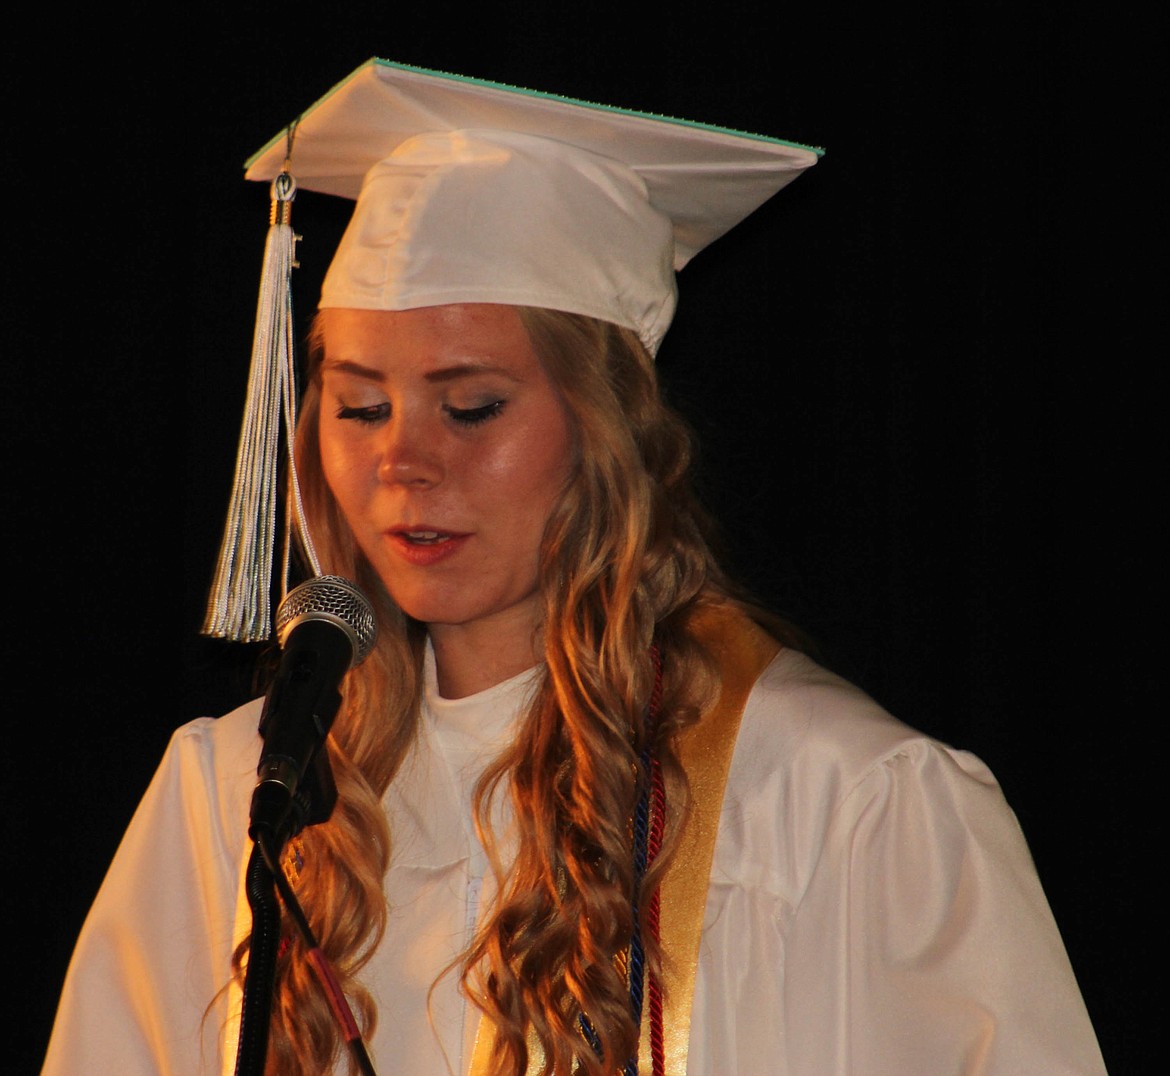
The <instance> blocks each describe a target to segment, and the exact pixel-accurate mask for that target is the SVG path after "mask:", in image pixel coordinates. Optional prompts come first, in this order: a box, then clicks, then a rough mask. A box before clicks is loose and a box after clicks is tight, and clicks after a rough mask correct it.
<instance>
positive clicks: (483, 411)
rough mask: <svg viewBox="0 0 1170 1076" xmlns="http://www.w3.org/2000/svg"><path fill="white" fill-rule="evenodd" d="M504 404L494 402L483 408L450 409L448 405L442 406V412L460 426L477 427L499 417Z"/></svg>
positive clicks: (501, 401)
mask: <svg viewBox="0 0 1170 1076" xmlns="http://www.w3.org/2000/svg"><path fill="white" fill-rule="evenodd" d="M504 403H505V401H504V400H494V401H493V402H492V403H490V404H484V405H483V407H451V406H450V404H444V405H443V410H444V411H446V412H447V414H448V415H450V416H451V418H452V419H453V420H454V421H455V422H458V423H459V425H461V426H478V425H480V424H481V423H483V422H488V421H489V420H491V419H493V418H495V417H496V416H497V415H499V414H500V412H501V411H503V410H504Z"/></svg>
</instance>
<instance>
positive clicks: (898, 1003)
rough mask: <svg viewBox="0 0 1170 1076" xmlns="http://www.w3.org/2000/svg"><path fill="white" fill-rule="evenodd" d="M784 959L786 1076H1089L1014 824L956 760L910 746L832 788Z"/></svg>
mask: <svg viewBox="0 0 1170 1076" xmlns="http://www.w3.org/2000/svg"><path fill="white" fill-rule="evenodd" d="M785 949H786V955H785V974H784V983H785V986H784V993H785V997H784V1004H785V1010H786V1019H785V1025H786V1027H785V1031H786V1040H787V1044H786V1048H787V1052H788V1056H789V1061H790V1064H789V1068H790V1071H791V1072H793V1073H816V1074H818V1076H829V1074H842V1076H844V1074H846V1073H848V1074H850V1076H863V1074H873V1076H878V1074H889V1073H900V1074H904V1076H913V1074H922V1076H943V1074H952V1073H953V1074H964V1076H967V1074H969V1076H992V1074H996V1076H1008V1074H1017V1073H1018V1074H1025V1073H1044V1074H1045V1076H1065V1074H1068V1076H1072V1074H1077V1076H1089V1074H1101V1073H1104V1071H1105V1068H1104V1064H1103V1062H1102V1060H1101V1055H1100V1051H1099V1048H1098V1046H1097V1041H1096V1037H1095V1035H1094V1033H1093V1029H1092V1026H1091V1024H1090V1021H1089V1018H1088V1014H1087V1012H1086V1010H1085V1007H1084V1003H1083V1001H1082V999H1081V995H1080V991H1079V989H1078V987H1077V984H1076V980H1075V978H1074V975H1073V971H1072V968H1071V966H1070V964H1069V960H1068V957H1067V955H1066V953H1065V949H1064V945H1063V942H1062V941H1061V938H1060V934H1059V932H1058V930H1057V927H1056V923H1055V921H1054V920H1053V917H1052V913H1051V911H1050V910H1049V907H1048V902H1047V900H1046V898H1045V896H1044V893H1043V891H1042V889H1041V885H1040V880H1039V878H1038V877H1037V874H1036V871H1035V868H1034V866H1033V863H1032V859H1031V856H1030V854H1029V851H1028V848H1027V845H1026V843H1025V841H1024V838H1023V835H1022V834H1021V831H1020V828H1019V826H1018V824H1017V821H1016V818H1015V816H1014V814H1013V813H1012V812H1011V810H1010V809H1009V807H1008V805H1007V803H1006V802H1005V800H1004V798H1003V795H1002V793H1001V791H1000V789H999V786H998V785H997V784H996V782H995V780H994V778H993V777H992V775H991V773H990V772H989V771H988V769H987V768H986V767H985V766H984V765H983V764H982V763H981V762H980V761H979V760H978V759H977V758H975V757H974V756H972V755H970V754H967V753H965V752H958V751H952V750H950V749H948V748H945V747H943V746H942V745H939V744H936V743H934V742H932V741H930V740H927V739H925V738H919V739H915V740H911V741H909V742H907V743H905V744H903V745H901V746H900V747H898V748H897V749H896V750H895V751H894V752H893V753H891V754H889V755H888V756H886V757H884V758H882V759H881V760H880V761H879V762H878V763H876V764H875V765H873V766H872V767H871V768H870V769H869V770H868V771H867V772H865V773H864V774H863V775H862V776H861V778H860V779H859V780H858V781H857V782H856V784H855V785H853V786H852V787H849V788H846V789H844V790H843V797H842V799H841V800H840V801H839V804H838V806H837V808H836V809H835V811H834V812H833V813H832V815H831V817H830V819H829V821H828V825H827V829H826V830H825V833H824V844H823V848H822V849H821V854H820V855H819V857H818V858H817V860H816V862H815V864H814V865H813V867H812V870H811V874H810V876H809V878H808V884H807V887H806V888H805V890H804V892H803V894H802V896H801V899H800V901H799V903H798V904H797V906H796V907H795V908H794V909H793V913H792V916H791V919H790V922H789V930H788V936H787V939H786V944H785Z"/></svg>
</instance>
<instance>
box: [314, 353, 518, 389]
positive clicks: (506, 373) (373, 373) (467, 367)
mask: <svg viewBox="0 0 1170 1076" xmlns="http://www.w3.org/2000/svg"><path fill="white" fill-rule="evenodd" d="M322 366H323V369H326V370H330V371H336V372H338V373H343V374H352V375H353V376H354V377H360V378H363V379H365V380H366V381H377V382H382V381H383V380H385V375H384V374H383V373H382V371H381V370H378V369H376V368H375V367H373V366H364V365H363V364H362V363H360V362H354V361H353V360H352V359H326V360H325V362H324V363H323V364H322ZM479 374H498V375H499V376H500V377H506V378H507V379H508V380H509V381H520V380H521V378H518V377H517V376H516V375H515V374H514V373H512V371H510V370H505V369H504V368H503V367H502V366H493V365H491V363H486V362H469V363H464V364H460V365H458V366H444V367H442V368H440V369H438V370H430V371H428V372H427V373H425V374H424V375H423V378H424V380H426V381H429V382H431V383H432V384H443V383H445V382H448V381H459V380H461V379H462V378H466V377H475V376H477V375H479Z"/></svg>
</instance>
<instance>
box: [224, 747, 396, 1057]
mask: <svg viewBox="0 0 1170 1076" xmlns="http://www.w3.org/2000/svg"><path fill="white" fill-rule="evenodd" d="M336 802H337V787H336V785H335V784H334V783H333V771H332V769H330V766H329V757H328V755H327V754H326V753H325V752H324V751H320V752H318V754H317V755H316V757H315V758H314V760H313V764H312V767H311V769H310V770H309V772H308V773H307V774H306V775H305V780H304V781H302V783H301V786H300V788H299V789H298V791H297V794H296V795H295V796H294V797H293V799H292V801H291V803H290V807H289V812H288V814H287V815H286V817H285V819H284V821H283V822H282V824H281V825H279V826H278V827H277V828H276V831H275V832H273V831H272V830H270V829H269V828H268V827H267V826H264V827H259V828H257V829H256V832H255V834H254V837H253V845H252V854H251V856H250V857H249V859H248V869H247V874H246V876H245V882H244V891H245V894H246V895H247V898H248V906H249V907H250V908H251V909H252V939H251V943H250V950H249V953H248V964H247V967H246V968H245V971H244V988H243V989H244V1000H243V1008H242V1011H241V1014H240V1036H239V1043H238V1047H237V1052H236V1069H235V1076H263V1073H264V1065H265V1062H266V1060H267V1057H268V1032H269V1026H270V1022H271V1015H272V997H273V993H274V983H275V978H276V956H277V952H278V950H279V947H280V901H279V900H278V899H277V891H278V890H279V892H280V897H281V898H282V899H283V901H284V904H285V908H286V910H287V911H288V913H289V915H290V917H291V918H292V920H293V921H294V923H295V924H296V925H297V928H298V930H299V931H300V934H301V936H302V938H303V939H304V941H305V946H306V948H307V950H308V955H309V962H310V965H311V966H312V968H313V971H314V973H315V974H316V976H317V978H318V979H319V980H320V981H321V985H322V987H323V988H324V991H325V996H326V1000H328V1002H329V1005H330V1007H331V1009H332V1010H333V1014H334V1017H335V1018H336V1019H337V1021H338V1023H339V1024H340V1025H341V1028H342V1032H343V1034H344V1037H345V1040H346V1044H347V1045H348V1046H349V1049H350V1052H351V1053H352V1054H353V1058H354V1061H355V1063H356V1064H357V1067H358V1071H359V1072H361V1073H362V1074H363V1076H376V1074H375V1071H374V1067H373V1065H372V1063H371V1062H370V1058H369V1055H368V1054H367V1052H366V1048H365V1045H364V1043H363V1042H362V1039H361V1032H360V1031H359V1029H358V1026H357V1023H356V1021H355V1020H354V1018H353V1014H352V1013H351V1012H350V1011H349V1006H348V1004H347V1003H346V1001H345V997H344V994H343V993H342V991H341V987H340V986H339V985H338V983H337V981H336V979H335V978H334V976H333V972H332V969H331V968H330V967H329V966H328V962H327V961H326V960H325V957H324V954H322V953H321V951H320V948H319V946H318V944H317V940H316V938H315V937H314V936H313V933H312V929H311V928H310V927H309V924H308V921H307V920H306V919H305V916H304V913H303V912H302V911H301V908H300V905H299V903H298V902H297V899H296V896H295V894H294V893H293V891H292V887H291V886H290V885H289V884H288V879H287V878H285V876H284V874H283V872H282V871H281V867H280V857H281V855H282V854H283V852H284V847H285V845H286V844H287V843H288V841H289V840H291V839H292V838H293V837H294V836H296V835H297V834H298V833H300V831H301V830H302V829H303V828H304V827H305V826H307V825H309V826H312V825H316V824H317V823H318V822H324V821H326V820H327V819H328V818H329V816H330V815H331V814H332V813H333V807H334V804H336Z"/></svg>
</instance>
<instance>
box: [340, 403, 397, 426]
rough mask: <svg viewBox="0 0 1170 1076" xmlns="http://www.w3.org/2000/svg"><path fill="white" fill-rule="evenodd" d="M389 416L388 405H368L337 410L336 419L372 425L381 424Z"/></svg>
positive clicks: (342, 407) (344, 407)
mask: <svg viewBox="0 0 1170 1076" xmlns="http://www.w3.org/2000/svg"><path fill="white" fill-rule="evenodd" d="M389 414H390V405H389V404H388V403H381V404H370V405H369V406H368V407H346V406H345V405H342V406H341V407H339V408H338V409H337V417H338V418H339V419H342V420H343V421H350V422H364V423H367V424H369V423H374V422H381V421H382V420H383V419H385V418H387V417H388V416H389Z"/></svg>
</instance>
